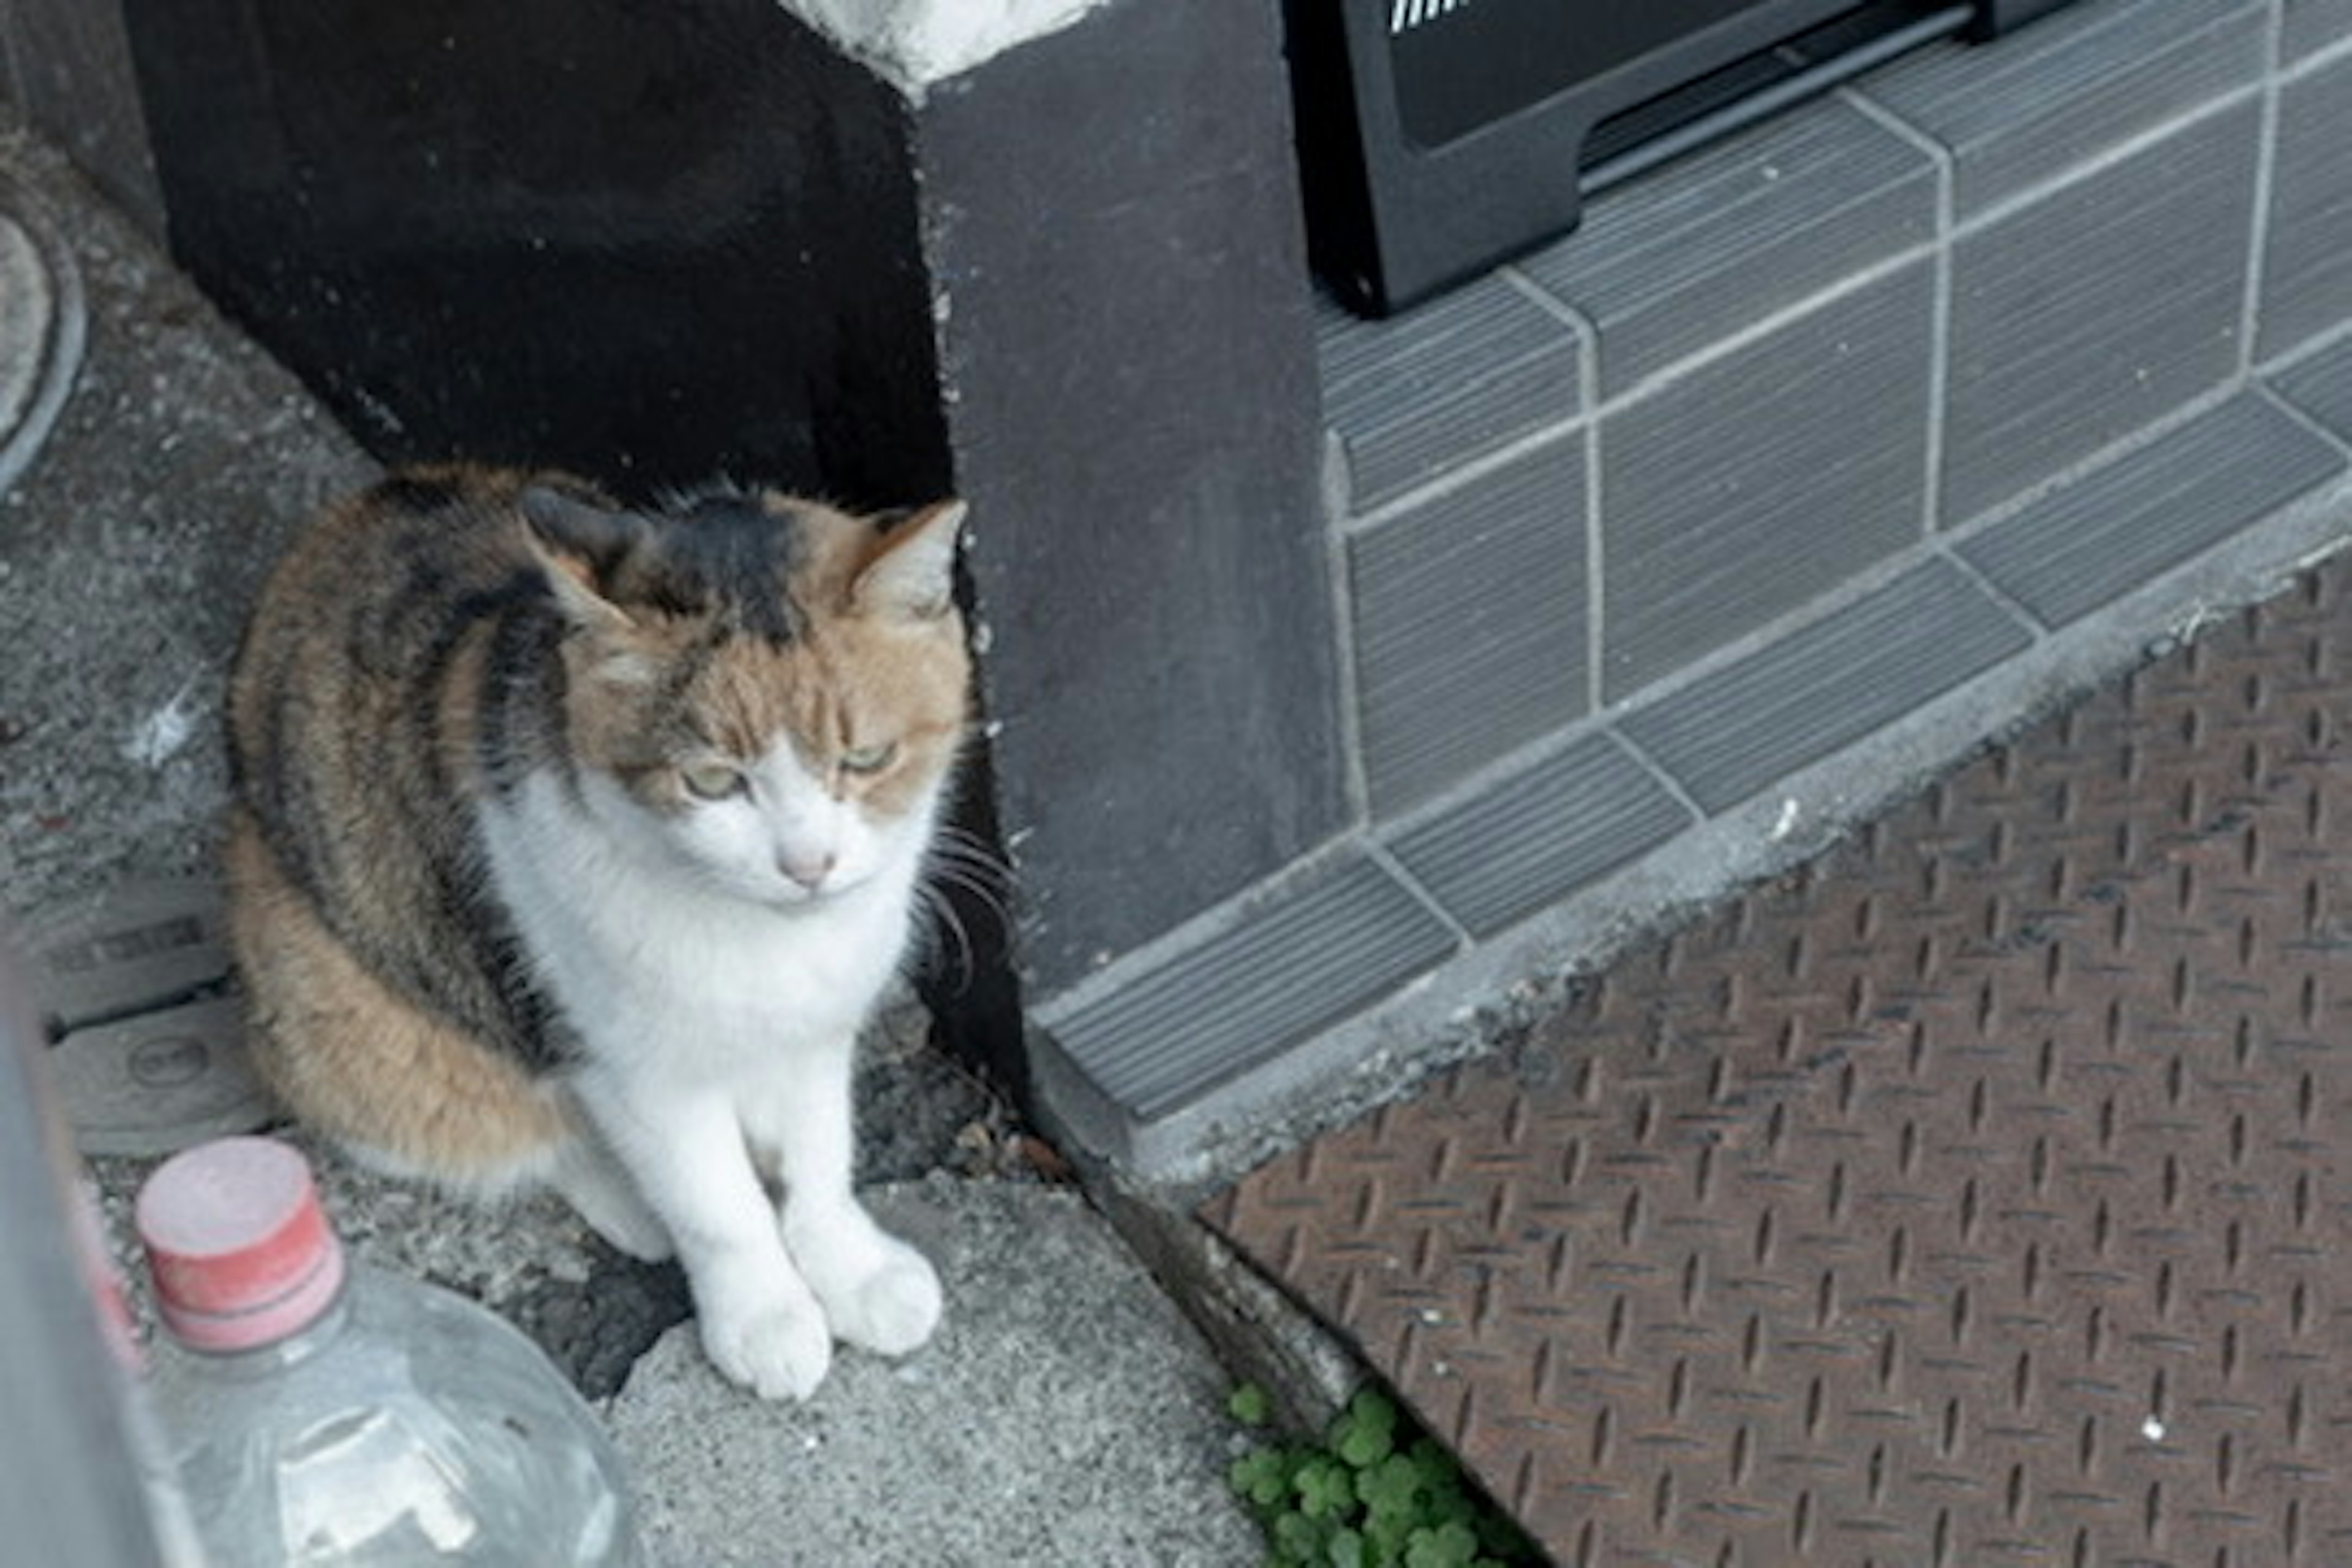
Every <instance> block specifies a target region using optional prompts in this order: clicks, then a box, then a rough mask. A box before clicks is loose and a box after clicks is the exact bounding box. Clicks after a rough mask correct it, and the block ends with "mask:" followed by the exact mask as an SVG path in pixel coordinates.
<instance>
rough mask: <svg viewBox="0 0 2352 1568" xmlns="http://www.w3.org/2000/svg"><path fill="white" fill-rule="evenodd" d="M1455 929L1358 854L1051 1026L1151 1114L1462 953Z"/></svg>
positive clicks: (1109, 1088)
mask: <svg viewBox="0 0 2352 1568" xmlns="http://www.w3.org/2000/svg"><path fill="white" fill-rule="evenodd" d="M1454 947H1455V942H1454V936H1453V933H1452V932H1451V931H1448V930H1447V929H1446V927H1445V925H1444V922H1443V921H1439V920H1438V919H1437V918H1436V917H1435V916H1433V915H1432V914H1431V913H1430V912H1429V910H1428V908H1427V907H1426V906H1425V905H1423V903H1422V902H1421V900H1418V899H1416V898H1415V897H1414V896H1413V895H1412V892H1411V891H1410V890H1409V889H1406V888H1405V887H1404V886H1403V885H1402V883H1400V882H1398V881H1397V880H1396V879H1395V878H1393V877H1391V876H1390V875H1389V874H1388V873H1387V872H1386V871H1384V870H1382V869H1381V868H1380V867H1379V866H1378V865H1376V864H1374V863H1373V862H1372V861H1370V860H1369V859H1365V858H1350V859H1349V860H1348V861H1346V862H1344V863H1343V864H1341V865H1340V866H1339V867H1337V868H1332V869H1330V870H1328V871H1326V872H1325V873H1323V874H1321V875H1319V876H1317V877H1316V878H1314V879H1312V880H1311V881H1308V882H1307V883H1305V884H1303V885H1300V886H1297V887H1294V888H1290V889H1285V890H1283V891H1282V892H1280V893H1279V894H1277V895H1276V896H1274V897H1271V898H1270V899H1268V900H1266V901H1265V902H1263V903H1261V904H1260V905H1259V906H1258V907H1256V908H1255V909H1253V910H1249V911H1248V912H1247V913H1246V914H1245V915H1244V917H1243V918H1242V920H1241V921H1239V922H1238V923H1237V924H1235V925H1234V926H1233V927H1232V928H1231V929H1230V930H1228V931H1224V932H1223V934H1221V935H1219V936H1217V937H1215V938H1213V939H1212V940H1211V941H1209V942H1204V943H1202V945H1200V946H1199V947H1196V948H1194V949H1192V951H1190V952H1185V953H1183V954H1181V955H1180V956H1178V957H1176V958H1174V959H1172V960H1171V961H1170V962H1169V963H1165V964H1163V965H1161V966H1160V967H1159V968H1158V969H1156V970H1153V971H1152V972H1150V973H1146V974H1143V975H1139V976H1138V977H1137V978H1136V979H1135V980H1134V981H1133V982H1132V983H1130V984H1127V985H1125V986H1122V987H1120V988H1119V989H1118V990H1117V991H1114V992H1112V993H1111V994H1108V995H1106V996H1104V997H1102V998H1100V999H1098V1000H1097V1001H1095V1002H1094V1003H1092V1004H1090V1005H1087V1006H1085V1007H1082V1008H1079V1009H1077V1010H1076V1011H1075V1012H1073V1013H1072V1014H1070V1015H1069V1016H1066V1017H1065V1018H1062V1019H1060V1020H1059V1021H1057V1022H1055V1023H1053V1024H1052V1025H1051V1026H1050V1027H1051V1028H1052V1030H1053V1034H1054V1037H1055V1039H1056V1040H1057V1041H1059V1042H1060V1044H1061V1046H1062V1047H1063V1049H1064V1050H1066V1052H1068V1053H1069V1055H1070V1057H1071V1058H1072V1059H1073V1060H1075V1061H1076V1063H1077V1064H1078V1065H1079V1066H1080V1067H1081V1068H1085V1069H1086V1071H1087V1076H1088V1077H1090V1078H1091V1079H1093V1080H1094V1082H1095V1085H1096V1087H1097V1088H1098V1089H1102V1090H1103V1091H1104V1092H1105V1093H1106V1094H1108V1095H1109V1096H1110V1097H1111V1098H1112V1099H1113V1100H1117V1101H1118V1103H1119V1104H1120V1105H1121V1106H1122V1107H1124V1108H1125V1109H1126V1110H1128V1111H1129V1113H1131V1114H1132V1115H1134V1116H1135V1117H1137V1118H1138V1119H1139V1120H1141V1121H1153V1120H1156V1119H1158V1118H1160V1117H1163V1116H1166V1115H1169V1114H1170V1113H1171V1112H1173V1111H1176V1110H1181V1109H1182V1108H1183V1107H1184V1106H1185V1105H1186V1104H1189V1103H1190V1102H1192V1100H1197V1099H1198V1098H1199V1097H1200V1096H1202V1095H1203V1094H1206V1093H1208V1092H1209V1091H1210V1090H1211V1089H1215V1088H1217V1087H1218V1086H1219V1085H1220V1084H1223V1083H1224V1082H1226V1081H1228V1080H1229V1079H1233V1078H1234V1077H1236V1076H1237V1075H1239V1074H1241V1073H1244V1072H1246V1071H1248V1070H1249V1069H1250V1068H1254V1067H1257V1066H1259V1065H1261V1064H1263V1063H1265V1062H1266V1061H1269V1060H1271V1059H1273V1058H1276V1057H1277V1056H1280V1055H1281V1054H1282V1053H1283V1052H1284V1051H1286V1050H1287V1049H1289V1048H1290V1047H1293V1046H1296V1045H1298V1044H1300V1043H1301V1042H1303V1041H1305V1040H1307V1039H1308V1038H1310V1037H1313V1036H1314V1035H1316V1034H1317V1033H1318V1032H1319V1031H1321V1030H1322V1029H1325V1028H1327V1027H1328V1026H1330V1025H1332V1024H1334V1023H1337V1022H1338V1021H1339V1020H1340V1019H1341V1018H1344V1017H1346V1016H1349V1014H1351V1013H1354V1012H1356V1011H1358V1010H1359V1009H1360V1008H1362V1007H1365V1006H1367V1005H1370V1004H1371V1003H1372V1002H1374V1001H1377V1000H1378V999H1379V998H1380V997H1381V996H1383V995H1385V994H1388V993H1390V992H1392V991H1394V990H1396V989H1397V988H1398V987H1399V986H1401V985H1402V984H1404V983H1405V982H1406V981H1408V980H1411V979H1412V977H1413V976H1414V975H1416V974H1419V973H1422V972H1423V970H1425V969H1428V968H1429V967H1431V966H1432V965H1433V964H1435V963H1439V962H1441V961H1442V960H1444V959H1445V958H1447V957H1449V956H1450V955H1451V954H1452V953H1453V952H1454Z"/></svg>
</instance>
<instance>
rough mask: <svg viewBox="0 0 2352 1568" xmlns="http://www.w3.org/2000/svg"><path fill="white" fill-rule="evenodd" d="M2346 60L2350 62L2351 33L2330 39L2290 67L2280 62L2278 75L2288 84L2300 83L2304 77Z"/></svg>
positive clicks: (2351, 49) (2351, 50)
mask: <svg viewBox="0 0 2352 1568" xmlns="http://www.w3.org/2000/svg"><path fill="white" fill-rule="evenodd" d="M2346 60H2352V33H2347V34H2346V35H2345V36H2344V37H2340V38H2333V39H2330V40H2329V41H2328V42H2326V43H2324V44H2322V45H2320V46H2319V47H2316V48H2315V49H2313V50H2311V51H2310V52H2309V53H2308V54H2305V56H2304V57H2303V58H2301V59H2299V60H2296V61H2295V62H2294V64H2292V65H2288V64H2285V63H2284V61H2282V62H2281V65H2280V74H2281V75H2282V76H2283V77H2284V78H2285V79H2287V80H2288V81H2290V82H2293V81H2300V80H2301V79H2304V78H2305V77H2307V76H2311V75H2313V74H2315V73H2316V72H2319V71H2324V70H2327V69H2330V68H2334V67H2336V66H2340V65H2342V64H2343V63H2344V62H2345V61H2346Z"/></svg>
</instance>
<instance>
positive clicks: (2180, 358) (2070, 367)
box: [1942, 102, 2261, 524]
mask: <svg viewBox="0 0 2352 1568" xmlns="http://www.w3.org/2000/svg"><path fill="white" fill-rule="evenodd" d="M2260 131H2261V116H2260V110H2258V108H2257V107H2256V106H2255V105H2254V104H2252V103H2251V102H2250V103H2247V104H2244V105H2242V106H2240V107H2238V108H2234V109H2231V110H2225V111H2223V112H2221V113H2220V114H2218V115H2214V116H2212V117H2210V118H2208V119H2206V120H2203V121H2199V122H2198V123H2197V124H2195V125H2194V126H2192V127H2191V128H2189V130H2186V131H2183V132H2179V133H2178V134H2175V135H2172V136H2168V137H2166V138H2165V139H2163V140H2162V141H2160V142H2155V143H2153V144H2151V145H2150V146H2148V147H2147V148H2146V149H2144V150H2142V151H2140V152H2138V153H2134V154H2133V155H2132V156H2130V157H2128V158H2126V159H2123V160H2121V161H2120V162H2118V163H2115V164H2114V165H2112V166H2111V167H2109V168H2108V169H2106V170H2105V171H2104V172H2103V173H2101V174H2096V175H2094V176H2093V177H2091V178H2089V179H2086V180H2082V181H2079V182H2077V183H2075V184H2070V185H2067V186H2064V187H2063V188H2061V189H2060V190H2058V191H2056V192H2054V193H2053V194H2051V195H2047V196H2044V197H2042V199H2041V200H2038V201H2035V202H2032V203H2029V204H2027V205H2024V206H2021V207H2018V208H2015V209H2012V210H2011V211H2010V212H2009V213H2008V214H2007V215H2006V216H2003V217H2001V218H2000V220H1999V221H1997V222H1995V223H1992V224H1990V225H1988V226H1984V227H1981V228H1978V229H1974V230H1970V231H1969V232H1966V233H1964V234H1962V235H1961V236H1960V237H1959V238H1958V240H1957V241H1956V242H1955V244H1954V247H1953V256H1952V318H1951V345H1950V381H1949V395H1948V401H1947V406H1946V425H1945V446H1944V493H1943V507H1942V516H1943V519H1944V521H1946V522H1947V523H1948V524H1957V523H1960V522H1963V521H1967V520H1968V519H1969V518H1970V517H1972V516H1974V515H1975V514H1977V513H1978V512H1979V511H1981V510H1984V509H1985V508H1987V507H1990V506H1991V505H1993V504H1995V503H1996V502H1999V501H2000V500H2006V499H2007V498H2008V497H2010V496H2013V495H2016V494H2017V493H2019V492H2020V491H2021V490H2024V489H2029V488H2031V487H2032V486H2033V485H2034V484H2036V483H2038V482H2040V481H2041V480H2042V479H2048V478H2050V477H2051V476H2052V475H2053V474H2056V473H2058V472H2059V471H2061V470H2062V469H2063V468H2067V467H2069V466H2070V465H2072V464H2074V463H2075V462H2077V461H2079V460H2081V459H2082V458H2087V457H2089V456H2090V455H2091V454H2092V453H2094V452H2095V451H2097V450H2098V449H2099V448H2100V447H2105V446H2106V445H2107V444H2109V443H2110V442H2112V441H2115V440H2117V439H2119V438H2120V437H2124V436H2126V435H2128V434H2130V433H2131V432H2132V431H2134V430H2137V429H2139V428H2140V427H2141V426H2145V425H2147V423H2148V422H2150V421H2151V420H2153V419H2156V418H2158V416H2161V415H2163V414H2164V413H2166V412H2167V411H2168V410H2169V409H2172V408H2176V407H2178V406H2179V405H2181V404H2183V403H2185V402H2187V401H2189V399H2190V398H2192V397H2195V396H2196V395H2199V394H2200V393H2202V392H2205V391H2208V390H2209V389H2210V388H2212V387H2213V386H2215V385H2217V384H2220V383H2221V382H2222V381H2223V380H2225V379H2227V378H2228V377H2229V376H2231V374H2234V373H2235V372H2236V370H2237V367H2238V362H2239V334H2240V331H2241V329H2242V316H2243V312H2244V302H2245V275H2246V257H2247V252H2248V247H2249V243H2250V228H2251V225H2252V193H2253V188H2254V163H2255V153H2256V151H2257V148H2256V142H2257V138H2258V136H2259V133H2260Z"/></svg>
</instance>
